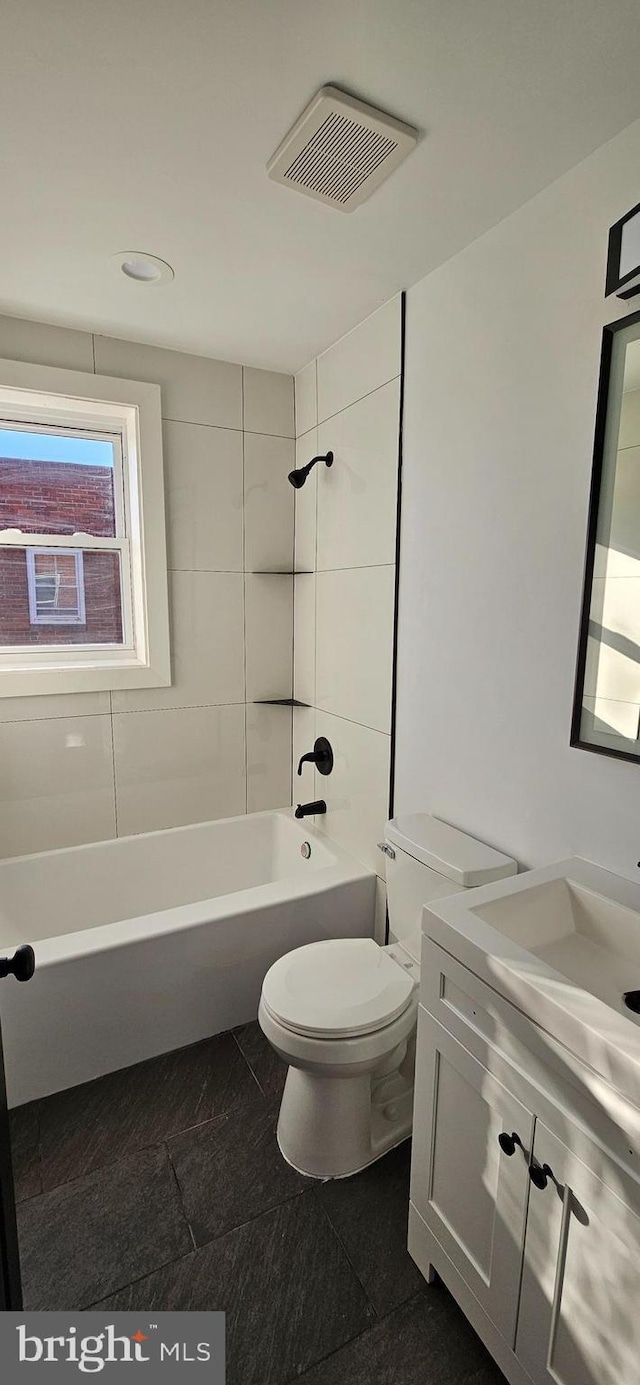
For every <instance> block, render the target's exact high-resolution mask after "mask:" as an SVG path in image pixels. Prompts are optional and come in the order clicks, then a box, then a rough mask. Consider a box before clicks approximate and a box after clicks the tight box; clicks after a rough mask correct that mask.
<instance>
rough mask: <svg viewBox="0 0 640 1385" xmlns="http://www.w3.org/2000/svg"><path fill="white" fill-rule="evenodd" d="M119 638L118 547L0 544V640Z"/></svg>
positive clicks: (42, 642) (101, 641)
mask: <svg viewBox="0 0 640 1385" xmlns="http://www.w3.org/2000/svg"><path fill="white" fill-rule="evenodd" d="M122 642H123V635H122V598H121V584H120V554H119V553H100V552H96V551H95V550H85V551H84V552H83V553H80V552H79V553H77V554H76V553H74V552H69V550H66V551H65V550H64V549H62V550H59V551H58V552H57V553H51V552H50V551H48V550H46V549H38V548H36V549H32V550H30V551H28V550H26V549H24V548H0V645H5V646H6V645H8V646H16V645H40V646H46V645H58V644H122Z"/></svg>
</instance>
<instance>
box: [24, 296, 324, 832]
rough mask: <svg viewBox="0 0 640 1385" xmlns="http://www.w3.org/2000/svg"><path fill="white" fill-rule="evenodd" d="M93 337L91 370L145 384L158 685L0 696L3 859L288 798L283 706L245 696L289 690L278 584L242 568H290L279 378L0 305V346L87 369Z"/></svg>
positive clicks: (286, 401) (288, 462)
mask: <svg viewBox="0 0 640 1385" xmlns="http://www.w3.org/2000/svg"><path fill="white" fill-rule="evenodd" d="M94 341H95V368H96V370H97V371H98V372H99V373H102V374H107V375H109V374H111V375H115V376H123V377H131V378H132V379H142V380H150V381H152V382H154V383H157V384H160V386H161V388H162V403H163V414H164V425H163V437H164V454H165V485H166V496H167V528H168V533H167V543H168V565H169V569H170V572H169V582H170V596H171V631H172V661H173V682H172V685H171V687H169V688H159V689H149V690H145V691H141V692H130V693H129V692H122V693H117V694H116V693H114V694H113V695H112V696H111V697H110V695H109V694H108V693H104V694H103V693H95V694H77V695H75V696H69V697H66V696H65V697H36V698H11V699H0V760H1V764H0V855H4V856H6V855H8V854H12V853H14V852H17V851H20V852H28V851H40V850H44V849H47V848H49V847H54V846H62V845H72V844H76V843H78V842H82V841H89V840H99V839H101V838H103V837H110V836H113V835H114V834H115V833H116V830H117V832H118V833H119V834H120V835H123V834H126V833H129V832H144V831H150V830H153V829H155V828H159V827H169V826H174V825H178V824H182V823H187V822H195V821H198V820H200V819H203V818H209V817H219V816H229V815H232V814H234V813H242V812H245V811H246V809H247V805H248V806H249V811H252V810H254V809H255V808H257V807H260V808H268V807H276V806H279V805H281V804H282V803H283V802H288V801H289V799H290V794H291V740H292V729H291V725H292V718H291V711H290V709H289V708H286V707H284V708H283V707H273V708H272V707H253V706H249V707H247V706H246V701H247V698H248V699H249V700H250V701H251V700H252V699H253V698H262V697H269V696H273V695H275V696H279V697H290V696H291V683H292V642H293V611H292V579H291V578H269V577H266V578H265V577H263V578H258V579H255V581H256V583H262V584H263V586H262V587H261V588H259V587H258V586H254V585H253V582H254V579H253V578H251V577H247V579H246V589H245V576H244V572H245V569H246V568H248V567H251V566H253V565H255V566H263V565H264V566H267V565H269V566H271V564H272V563H273V565H277V566H282V567H286V568H288V569H289V568H290V567H291V566H292V563H293V506H294V496H293V491H292V489H291V487H290V486H289V485H288V483H287V480H286V474H287V471H290V470H291V467H292V466H293V464H294V445H293V441H292V439H291V434H292V432H293V381H292V379H291V377H288V376H281V375H278V374H276V373H274V372H271V371H256V370H246V371H244V372H243V370H242V367H241V366H238V365H232V364H231V365H230V364H228V363H227V362H224V361H212V360H208V359H206V358H203V357H198V356H190V355H186V354H182V353H180V352H177V351H165V350H163V349H161V348H159V347H152V346H145V345H142V344H140V343H136V342H128V341H118V340H115V339H111V338H107V337H96V338H95V339H92V336H91V334H90V333H82V332H68V331H66V330H65V329H61V328H56V327H49V326H46V325H44V326H43V325H40V324H38V323H31V322H23V321H21V320H18V319H11V318H2V317H0V356H7V357H9V358H14V359H18V360H30V361H33V362H34V363H36V364H42V365H48V364H52V365H61V366H67V367H70V368H77V369H82V370H91V369H92V368H93V355H94ZM243 374H244V380H243ZM243 394H244V421H245V427H246V428H247V429H249V428H250V429H251V430H252V431H251V432H245V433H244V434H243V432H242V424H243ZM313 523H314V543H315V514H314V521H313ZM269 582H273V583H275V584H276V585H275V586H272V587H267V586H265V585H264V584H266V583H269ZM245 597H246V612H245ZM245 635H246V639H245ZM114 767H115V780H114Z"/></svg>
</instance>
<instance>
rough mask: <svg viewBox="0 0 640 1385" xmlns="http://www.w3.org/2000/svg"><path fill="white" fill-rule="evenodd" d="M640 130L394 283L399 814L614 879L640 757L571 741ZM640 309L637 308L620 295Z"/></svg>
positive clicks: (624, 855) (633, 829)
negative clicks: (431, 266) (605, 332)
mask: <svg viewBox="0 0 640 1385" xmlns="http://www.w3.org/2000/svg"><path fill="white" fill-rule="evenodd" d="M639 168H640V122H637V123H636V124H634V125H632V126H630V127H629V128H628V129H627V130H625V131H624V132H623V133H622V134H621V135H619V136H618V137H616V139H614V140H613V141H612V142H611V143H610V144H608V145H606V146H604V147H603V148H602V149H600V150H598V151H597V152H596V153H595V154H594V155H593V156H591V157H590V158H589V159H588V160H586V162H584V163H583V164H581V165H579V166H578V167H577V168H575V169H574V170H572V172H571V173H569V174H568V175H566V176H565V177H563V178H562V179H560V180H559V181H558V182H556V183H555V184H553V185H552V186H551V187H550V188H548V189H547V190H546V191H544V192H543V193H541V194H540V195H539V196H538V197H536V198H535V199H534V200H533V201H531V202H529V203H528V204H527V205H526V206H524V207H523V208H521V209H520V211H519V212H517V213H516V214H515V215H513V216H511V217H509V218H508V220H506V221H504V222H502V223H501V224H500V225H499V226H497V227H495V228H494V229H493V230H492V231H490V232H489V233H488V234H487V235H485V236H484V237H483V238H482V239H480V240H478V241H476V242H475V244H473V245H471V246H470V247H468V248H467V249H466V250H465V251H464V252H463V253H461V254H459V255H457V256H455V258H453V259H451V260H450V261H449V262H448V263H447V264H445V265H444V266H442V268H441V269H439V270H438V271H437V272H436V273H434V274H432V275H430V276H429V277H428V278H426V279H425V280H423V281H422V282H421V283H420V284H418V285H417V286H416V287H415V288H413V289H411V290H410V292H409V295H408V315H407V359H406V395H405V399H406V409H405V431H404V478H403V508H402V548H401V570H400V625H399V641H400V647H399V702H398V758H397V776H396V808H397V810H398V811H399V812H400V811H409V810H417V809H427V810H429V811H431V812H433V813H435V814H437V815H439V816H441V817H443V818H445V819H447V820H448V821H450V822H452V823H454V824H456V825H457V826H459V827H462V828H465V829H467V830H468V831H470V832H474V833H476V834H477V835H478V836H479V837H482V838H483V839H485V840H486V841H488V842H490V843H491V844H492V845H495V846H497V847H499V848H501V849H502V850H505V851H507V852H510V853H511V854H513V855H514V856H515V857H517V858H518V860H519V861H520V862H521V863H523V864H525V865H527V866H533V865H539V864H541V863H542V862H545V861H552V860H554V859H558V858H560V857H562V856H564V855H567V854H570V853H574V852H575V853H579V854H582V855H585V856H587V857H589V858H591V859H593V860H595V861H599V862H601V863H602V864H603V865H605V866H608V867H610V868H611V869H614V870H616V871H618V872H620V873H621V874H624V875H627V876H629V877H631V878H634V876H637V869H636V863H637V862H638V860H639V859H640V766H636V765H634V764H630V763H626V762H621V761H616V760H613V759H608V758H605V757H603V756H600V755H595V754H591V753H589V752H585V751H582V750H576V749H570V747H569V727H570V721H571V707H572V697H573V678H574V666H575V657H576V646H577V632H578V622H579V615H580V600H581V586H582V566H583V557H584V547H585V536H586V522H587V501H588V491H589V479H590V472H591V452H592V443H593V426H594V417H595V407H596V391H597V383H598V365H599V354H600V330H601V325H602V323H604V322H606V321H612V320H614V319H615V318H617V317H620V316H623V315H624V313H625V312H626V311H629V310H633V307H634V305H633V304H631V305H630V308H627V309H625V307H624V305H623V304H621V303H620V302H619V301H618V300H617V299H612V300H609V302H607V303H605V302H604V299H603V284H604V271H605V261H606V250H607V234H608V228H609V226H610V225H611V224H612V223H613V222H614V221H616V220H617V219H618V218H619V217H620V216H621V215H623V214H624V213H625V212H626V211H627V210H628V209H629V208H630V207H632V206H633V205H635V203H637V201H638V197H639V195H640V182H639V178H638V169H639ZM637 306H638V302H637V301H636V304H635V307H636V308H637Z"/></svg>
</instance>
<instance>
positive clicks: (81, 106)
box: [0, 0, 640, 370]
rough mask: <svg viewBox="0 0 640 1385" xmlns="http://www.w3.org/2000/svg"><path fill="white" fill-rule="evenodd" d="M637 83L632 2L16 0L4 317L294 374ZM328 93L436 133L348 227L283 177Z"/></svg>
mask: <svg viewBox="0 0 640 1385" xmlns="http://www.w3.org/2000/svg"><path fill="white" fill-rule="evenodd" d="M639 72H640V24H638V5H637V0H607V2H606V3H603V0H446V3H443V0H315V3H314V0H55V3H53V0H3V5H2V45H1V49H0V122H1V125H0V128H1V129H2V132H3V135H2V139H3V144H4V155H3V159H2V166H1V167H0V177H1V181H0V188H1V189H2V212H1V215H0V310H2V311H4V312H9V313H15V314H18V315H20V316H24V317H33V318H42V319H44V320H46V321H51V322H61V323H65V324H67V325H70V326H79V327H92V328H94V329H96V330H98V331H104V332H110V333H112V334H116V335H121V336H127V337H133V338H139V339H142V340H146V341H153V342H157V343H159V344H161V345H168V346H175V347H179V348H182V349H184V350H188V351H196V352H201V353H203V354H206V355H211V356H221V357H224V358H227V359H230V360H242V361H245V362H247V363H249V364H254V365H262V366H268V367H271V368H274V369H281V370H294V369H298V368H299V367H300V366H302V365H304V364H305V363H306V362H307V361H308V360H309V359H310V358H311V357H312V356H314V355H316V354H317V352H318V351H320V350H322V349H323V348H324V347H326V346H328V345H329V344H330V343H331V342H332V341H334V340H335V339H336V338H337V337H338V336H340V335H341V334H342V333H343V332H345V331H347V330H348V329H349V328H350V327H352V326H353V325H354V324H355V323H356V322H358V321H360V320H361V319H362V318H363V317H365V316H366V315H367V313H369V312H371V311H372V310H373V309H374V308H375V307H377V306H378V304H379V303H381V302H383V301H384V300H385V299H387V298H389V297H390V296H391V295H392V294H393V293H395V292H396V291H397V290H398V289H399V288H402V287H407V286H408V285H410V284H411V283H414V282H415V281H416V280H417V279H419V278H421V277H422V276H423V275H424V274H426V273H427V272H428V271H429V270H431V269H433V268H435V267H436V266H437V265H439V264H441V263H442V262H443V261H444V260H446V259H448V258H449V257H450V256H451V255H453V254H455V253H456V251H458V250H459V249H461V248H462V247H463V246H464V245H467V244H468V243H469V242H470V241H472V240H474V239H475V238H476V237H477V236H479V235H481V234H482V232H483V231H485V230H487V229H488V228H489V227H490V226H492V225H494V224H495V223H496V222H497V221H499V220H501V219H502V217H504V216H506V215H507V214H508V213H509V212H511V211H512V210H514V209H515V208H516V207H518V206H520V205H521V204H522V203H523V202H525V201H526V200H527V199H528V198H529V197H531V196H533V195H534V194H535V193H536V192H537V191H539V190H540V189H541V188H542V187H544V186H546V185H547V184H548V183H549V182H551V181H552V180H553V179H554V178H556V177H558V176H559V175H560V174H562V173H563V172H565V171H566V170H567V169H568V168H570V167H572V166H573V165H574V164H575V163H577V162H579V161H580V159H582V158H584V157H585V156H586V155H587V154H589V153H590V152H591V151H592V150H593V149H595V148H597V147H598V145H600V144H603V143H604V142H605V141H606V140H607V139H609V138H611V137H612V136H613V135H614V134H616V133H617V131H619V130H621V129H622V128H623V127H624V126H625V125H627V124H629V123H630V122H631V121H632V120H634V119H636V118H637V117H638V116H639V115H640V83H639V81H638V73H639ZM327 82H334V83H336V84H337V85H339V86H342V87H345V88H347V89H348V90H349V91H351V92H353V93H354V94H355V95H357V96H360V97H362V98H363V99H365V100H368V101H371V102H372V103H375V104H377V105H380V106H382V107H383V108H384V109H387V110H389V111H391V112H392V113H393V114H395V115H397V116H399V117H400V118H401V119H403V120H406V121H408V122H409V123H410V124H413V125H417V126H419V127H420V129H421V131H422V132H423V139H422V140H421V143H420V144H419V146H418V148H417V150H416V151H415V152H414V153H413V154H412V155H411V156H410V157H409V159H408V160H407V162H406V163H405V164H404V165H403V166H402V167H401V168H400V169H399V170H398V172H396V173H395V174H394V175H393V176H392V177H391V179H390V180H389V182H388V183H386V184H385V185H384V186H383V187H382V188H381V189H380V190H379V191H378V192H376V193H374V195H373V197H372V199H371V201H370V202H367V203H365V204H364V205H363V206H362V207H361V208H360V209H359V210H357V211H355V212H354V213H353V214H352V215H349V216H346V215H343V214H342V213H340V212H336V211H333V210H331V209H330V208H327V207H325V206H323V205H321V204H319V203H317V202H314V201H312V200H311V199H309V198H305V197H301V196H299V195H296V194H295V193H293V192H292V191H290V190H289V189H288V188H284V187H281V186H278V185H277V184H275V183H273V182H270V181H269V180H268V179H267V177H266V174H265V164H266V161H267V159H268V158H269V156H270V155H271V154H272V152H273V150H274V149H275V147H276V145H277V144H278V143H279V141H280V139H281V138H282V136H283V135H284V134H285V132H286V131H287V130H288V128H289V126H290V125H291V124H292V122H293V121H294V120H295V119H296V117H297V116H298V115H299V114H300V111H301V110H302V108H303V107H304V106H305V104H306V103H307V102H308V101H309V99H310V98H311V96H313V94H314V93H315V91H316V90H317V88H318V87H320V86H321V85H322V84H323V83H327ZM626 210H627V208H625V207H621V208H620V209H619V213H620V215H622V214H623V213H624V212H625V211H626ZM605 234H606V228H603V237H604V236H605ZM603 243H604V242H603ZM128 249H134V250H143V251H144V250H146V251H149V252H150V253H152V254H155V255H158V256H161V257H162V258H164V259H166V260H169V262H170V263H171V264H172V265H173V266H174V268H175V272H176V277H175V281H174V282H173V283H172V284H169V285H161V286H158V287H151V288H149V287H142V286H140V285H136V284H133V283H131V282H128V281H127V280H125V279H124V278H122V279H121V280H120V279H119V278H118V277H117V276H116V275H115V273H114V271H113V268H112V267H111V265H110V264H109V257H110V256H111V255H113V254H114V253H116V252H117V251H120V250H128ZM603 254H604V250H603Z"/></svg>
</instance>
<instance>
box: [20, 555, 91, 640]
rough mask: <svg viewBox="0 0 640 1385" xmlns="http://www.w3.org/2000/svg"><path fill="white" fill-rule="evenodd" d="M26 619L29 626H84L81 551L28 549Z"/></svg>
mask: <svg viewBox="0 0 640 1385" xmlns="http://www.w3.org/2000/svg"><path fill="white" fill-rule="evenodd" d="M27 579H28V584H29V620H30V621H31V624H32V625H84V624H85V603H84V573H83V570H82V553H80V552H78V551H77V550H75V549H71V548H70V549H69V550H68V551H67V552H66V553H59V552H57V551H56V549H55V548H28V549H27Z"/></svg>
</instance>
